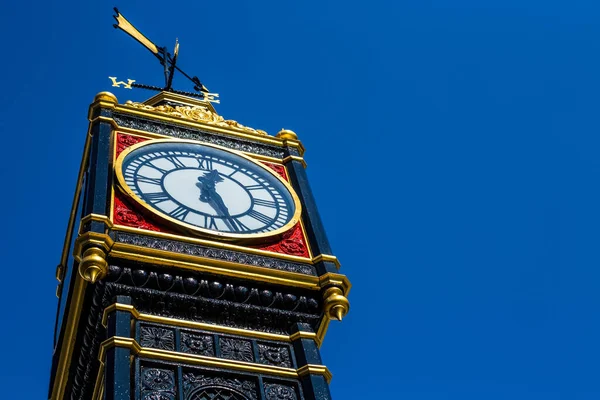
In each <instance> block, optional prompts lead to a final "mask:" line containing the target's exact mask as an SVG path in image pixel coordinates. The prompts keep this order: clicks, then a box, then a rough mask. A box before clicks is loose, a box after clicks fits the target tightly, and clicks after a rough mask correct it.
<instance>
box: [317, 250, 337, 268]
mask: <svg viewBox="0 0 600 400" xmlns="http://www.w3.org/2000/svg"><path fill="white" fill-rule="evenodd" d="M321 261H324V262H332V263H334V264H335V267H336V268H337V269H338V270H339V269H340V262H339V261H338V259H337V257H336V256H332V255H329V254H319V255H317V256H315V257H313V259H312V263H313V264H316V263H318V262H321Z"/></svg>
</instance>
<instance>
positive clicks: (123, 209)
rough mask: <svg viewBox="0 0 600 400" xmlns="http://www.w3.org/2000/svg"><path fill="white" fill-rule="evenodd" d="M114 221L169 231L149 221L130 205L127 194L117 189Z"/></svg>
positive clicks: (152, 229) (157, 230) (158, 230)
mask: <svg viewBox="0 0 600 400" xmlns="http://www.w3.org/2000/svg"><path fill="white" fill-rule="evenodd" d="M113 221H114V223H115V224H119V225H125V226H130V227H132V228H139V229H145V230H148V231H155V232H169V231H168V230H166V229H164V228H161V227H159V226H158V225H155V224H154V223H153V222H151V221H148V220H147V219H146V218H144V216H143V215H142V214H141V213H140V212H139V211H137V210H136V209H135V208H133V207H131V206H130V203H129V201H127V200H126V196H125V195H124V194H122V193H121V192H119V191H118V190H115V208H114V211H113Z"/></svg>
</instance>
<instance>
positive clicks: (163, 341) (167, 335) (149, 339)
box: [140, 325, 175, 350]
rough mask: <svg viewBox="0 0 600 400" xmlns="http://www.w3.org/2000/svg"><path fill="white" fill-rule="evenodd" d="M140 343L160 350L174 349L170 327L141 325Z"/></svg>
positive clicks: (173, 337)
mask: <svg viewBox="0 0 600 400" xmlns="http://www.w3.org/2000/svg"><path fill="white" fill-rule="evenodd" d="M140 345H141V346H142V347H152V348H155V349H161V350H175V335H174V333H173V331H172V330H171V329H165V328H160V327H157V326H144V325H142V326H141V327H140Z"/></svg>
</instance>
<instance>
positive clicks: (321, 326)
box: [316, 315, 331, 347]
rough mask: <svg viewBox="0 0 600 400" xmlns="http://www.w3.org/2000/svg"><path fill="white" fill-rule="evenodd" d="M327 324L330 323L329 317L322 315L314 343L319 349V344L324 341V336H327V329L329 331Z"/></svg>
mask: <svg viewBox="0 0 600 400" xmlns="http://www.w3.org/2000/svg"><path fill="white" fill-rule="evenodd" d="M329 322H331V320H330V319H329V317H328V316H327V315H323V317H322V318H321V323H320V324H319V329H317V339H316V342H317V344H318V346H319V347H321V344H322V343H323V341H324V340H325V335H326V334H327V329H329Z"/></svg>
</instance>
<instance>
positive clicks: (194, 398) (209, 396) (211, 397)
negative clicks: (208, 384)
mask: <svg viewBox="0 0 600 400" xmlns="http://www.w3.org/2000/svg"><path fill="white" fill-rule="evenodd" d="M188 400H248V398H247V397H246V396H244V395H242V394H239V393H236V392H234V391H233V390H230V389H227V388H220V387H212V388H206V389H200V390H198V391H196V392H194V393H192V395H191V396H190V397H188Z"/></svg>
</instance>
